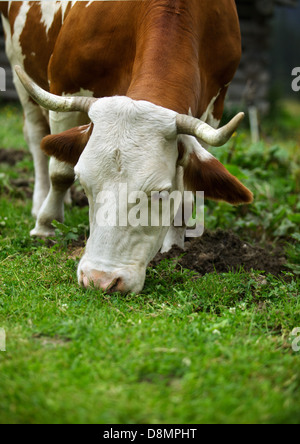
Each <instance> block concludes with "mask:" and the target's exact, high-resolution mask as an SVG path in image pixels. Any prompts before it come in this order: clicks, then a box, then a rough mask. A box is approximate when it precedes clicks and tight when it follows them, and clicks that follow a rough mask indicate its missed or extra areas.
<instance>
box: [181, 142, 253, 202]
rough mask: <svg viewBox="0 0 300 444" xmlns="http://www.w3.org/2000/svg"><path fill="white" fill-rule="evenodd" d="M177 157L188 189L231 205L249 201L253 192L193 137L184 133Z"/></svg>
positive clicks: (251, 200) (251, 199)
mask: <svg viewBox="0 0 300 444" xmlns="http://www.w3.org/2000/svg"><path fill="white" fill-rule="evenodd" d="M179 158H181V159H184V163H183V166H184V183H185V188H186V189H187V190H189V191H193V192H194V193H195V192H196V191H204V196H205V198H207V199H212V200H217V201H220V200H221V201H225V202H228V203H230V204H232V205H241V204H250V203H251V202H253V194H252V193H251V191H250V190H248V188H246V187H245V186H244V185H243V184H242V183H241V182H240V181H239V180H238V179H237V178H236V177H234V176H233V175H232V174H230V173H229V171H228V170H227V169H226V168H225V167H224V165H222V164H221V162H219V161H218V160H217V159H216V158H215V157H214V156H212V155H211V154H210V153H209V152H208V151H206V150H205V149H204V148H203V147H202V146H201V145H200V143H198V142H197V140H196V139H195V138H191V137H189V136H184V137H182V138H181V142H180V144H179Z"/></svg>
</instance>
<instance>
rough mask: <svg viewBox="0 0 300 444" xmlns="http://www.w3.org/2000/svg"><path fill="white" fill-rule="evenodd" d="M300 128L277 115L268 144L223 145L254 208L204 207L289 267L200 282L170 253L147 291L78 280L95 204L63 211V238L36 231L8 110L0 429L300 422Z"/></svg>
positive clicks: (2, 129) (1, 221) (3, 157)
mask: <svg viewBox="0 0 300 444" xmlns="http://www.w3.org/2000/svg"><path fill="white" fill-rule="evenodd" d="M297 111H299V109H297ZM299 115H300V113H299V114H298V116H299ZM298 120H299V118H298ZM298 125H299V123H298V121H297V119H296V118H295V117H293V118H292V117H290V116H289V115H288V114H282V115H281V118H280V122H279V123H278V122H276V121H275V120H273V122H271V123H270V124H269V126H266V127H265V129H264V131H265V133H264V140H265V141H264V142H261V143H259V144H256V145H253V144H251V143H250V141H249V136H248V133H247V131H246V130H245V131H241V132H239V133H238V134H237V135H236V136H235V137H234V138H233V140H232V141H230V142H229V143H228V144H227V145H226V146H225V147H223V148H220V149H217V150H215V152H216V155H217V156H218V158H219V159H220V160H221V161H222V162H223V163H224V164H226V165H227V166H228V168H229V169H230V170H231V171H232V172H233V173H234V174H235V175H237V176H238V177H239V178H241V179H242V180H243V181H244V183H245V184H246V185H247V186H249V187H250V188H251V189H252V190H253V191H254V194H255V203H254V204H253V205H251V206H249V207H241V208H238V209H236V208H231V207H230V206H228V205H226V204H216V203H209V204H208V205H207V209H206V227H207V228H209V229H210V230H214V229H216V228H217V227H219V228H222V229H223V230H227V229H229V228H230V229H233V230H234V231H235V233H236V234H237V235H238V236H240V237H241V238H242V239H243V240H245V241H248V242H252V243H255V242H258V243H259V245H260V246H261V247H263V248H265V249H266V251H268V252H269V251H272V249H273V247H274V245H276V246H277V247H276V248H280V249H281V251H283V252H284V255H286V258H287V264H286V266H283V267H282V272H281V273H279V274H278V275H277V276H275V275H272V274H270V273H268V271H266V270H249V271H245V269H243V268H240V269H238V270H235V271H229V272H226V273H218V272H217V271H215V272H212V273H208V274H205V275H204V276H202V277H201V278H199V276H198V275H197V274H196V273H195V272H192V271H191V270H188V269H186V268H183V267H181V266H179V265H178V264H176V262H174V261H173V260H170V259H169V260H162V261H160V262H157V263H156V264H155V265H154V266H153V267H149V268H148V271H147V279H146V285H145V288H144V290H143V292H142V294H140V295H135V294H130V295H127V296H122V295H120V294H113V295H107V294H103V293H101V292H99V291H93V290H84V289H81V288H80V287H79V286H78V284H77V278H76V266H77V263H78V256H79V255H80V251H81V248H82V247H83V245H84V239H85V238H86V237H87V236H88V209H87V207H82V208H80V207H78V206H76V205H73V206H72V208H68V209H67V210H66V220H65V224H64V225H58V226H57V235H56V237H55V239H52V240H47V241H42V240H37V239H31V238H30V236H29V231H30V229H31V228H32V227H33V225H34V221H33V219H32V217H31V214H30V211H31V198H30V195H31V193H32V186H33V184H32V180H31V179H32V177H33V176H32V173H33V166H32V161H31V157H30V155H29V154H28V153H27V152H26V147H25V143H24V140H23V136H22V111H21V109H20V108H19V107H17V106H11V105H10V106H5V107H4V106H3V107H2V108H0V329H4V331H5V334H6V344H5V348H6V351H0V423H2V424H5V423H14V424H15V423H27V424H28V423H30V424H31V423H35V424H36V423H68V424H72V423H75V424H78V423H88V424H91V423H98V424H130V423H131V424H139V423H144V424H203V423H285V424H287V423H296V424H299V423H300V372H299V364H300V351H298V348H300V347H299V346H300V333H298V336H299V339H298V338H297V336H296V333H295V331H294V333H295V335H294V336H293V335H292V334H291V333H292V331H293V330H294V329H295V328H298V327H299V331H300V299H299V297H300V280H299V270H300V264H299V263H300V259H299V256H300V250H299V222H300V202H299V192H300V154H299V153H300V150H299V142H300V136H299V133H298V132H297V127H298ZM270 134H271V135H272V137H270ZM9 153H10V154H9ZM11 153H13V155H12V154H11ZM274 251H276V250H274ZM274 254H275V253H274ZM0 345H1V344H0Z"/></svg>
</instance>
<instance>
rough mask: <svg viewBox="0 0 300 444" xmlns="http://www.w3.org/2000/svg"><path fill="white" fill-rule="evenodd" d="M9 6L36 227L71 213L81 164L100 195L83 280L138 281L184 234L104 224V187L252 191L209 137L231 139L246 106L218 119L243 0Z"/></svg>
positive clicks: (84, 178) (236, 55)
mask: <svg viewBox="0 0 300 444" xmlns="http://www.w3.org/2000/svg"><path fill="white" fill-rule="evenodd" d="M0 8H1V12H2V14H3V25H4V30H5V34H6V48H7V54H8V56H9V59H10V61H11V63H12V65H19V66H21V68H17V73H18V76H19V77H18V76H17V75H15V78H14V80H15V84H16V87H17V90H18V93H19V96H20V99H21V102H22V105H23V108H24V115H25V135H26V139H27V141H28V144H29V147H30V149H31V151H32V154H33V157H34V163H35V171H36V173H35V174H36V185H35V191H34V198H33V214H34V215H36V216H37V222H36V226H35V229H34V230H33V231H32V235H37V236H48V235H51V234H52V233H53V227H52V221H53V220H54V219H56V220H60V221H62V220H63V205H64V199H65V196H66V193H67V190H68V189H69V187H70V186H71V184H72V183H73V181H74V178H75V174H76V175H77V177H78V178H79V180H80V182H81V184H82V186H83V187H84V189H85V191H86V194H87V196H88V199H89V204H90V237H89V240H88V242H87V245H86V250H85V254H84V256H83V258H82V260H81V262H80V264H79V267H78V279H79V282H80V283H81V284H82V285H84V286H85V287H88V286H89V285H90V284H93V285H95V286H96V287H98V288H101V289H107V290H110V291H122V292H127V291H133V292H139V291H141V290H142V288H143V285H144V280H145V270H146V266H147V264H148V263H149V261H150V260H151V259H152V258H153V256H154V255H155V254H156V253H157V252H158V251H159V249H162V251H166V250H168V249H169V248H170V247H171V246H172V245H173V244H179V245H180V246H183V240H184V230H183V229H182V228H179V229H178V228H175V227H173V226H171V227H169V228H168V227H164V226H158V227H154V226H149V227H144V226H127V227H123V226H118V225H116V226H106V227H103V226H102V227H100V226H99V224H97V214H99V211H101V205H100V203H99V201H98V200H97V199H98V198H97V196H98V195H99V193H101V192H102V191H103V190H111V191H112V192H113V193H115V194H116V195H117V194H118V192H119V191H118V190H119V189H120V188H119V186H120V184H126V187H127V189H128V192H131V191H135V192H136V191H137V192H139V191H143V192H145V193H147V194H149V193H151V191H153V190H155V191H159V192H162V191H168V192H171V191H174V190H180V191H181V192H182V191H183V190H184V188H185V189H186V190H191V191H193V192H195V191H204V192H205V195H206V197H207V198H211V199H215V200H224V201H226V202H229V203H231V204H233V205H237V204H245V203H250V202H251V201H252V194H251V192H250V191H249V190H248V189H247V188H245V187H244V186H243V185H242V184H241V183H240V182H239V181H238V180H237V179H236V178H235V177H233V176H232V175H231V174H229V172H228V171H227V170H226V169H225V167H224V166H223V165H222V164H221V163H220V162H218V161H217V160H216V159H215V158H214V157H213V156H212V155H211V154H210V153H209V152H208V151H207V150H206V149H205V146H206V145H205V144H208V145H212V146H217V145H222V144H224V143H225V142H226V141H227V140H228V139H229V138H230V137H231V135H232V133H233V132H234V131H235V130H236V128H237V126H238V124H239V122H240V121H241V119H242V118H243V115H242V114H239V115H238V116H236V118H234V119H233V121H231V122H230V123H229V124H228V125H227V126H226V127H224V128H221V129H218V130H217V129H216V128H217V127H218V125H219V122H220V120H221V116H222V113H223V107H224V98H225V95H226V91H227V88H228V85H229V84H230V82H231V80H232V78H233V76H234V73H235V71H236V68H237V66H238V63H239V60H240V53H241V42H240V30H239V23H238V17H237V12H236V7H235V2H234V0H218V1H216V2H213V1H211V0H135V1H94V2H82V1H81V2H55V1H53V2H35V1H31V2H16V1H14V2H0ZM24 71H25V72H24ZM26 73H27V74H26ZM28 76H29V77H30V78H32V79H33V81H31V80H30V78H29V77H28ZM22 83H23V85H24V86H25V87H26V90H25V89H24V87H23V86H22ZM37 85H39V86H37ZM30 96H32V97H33V98H34V100H35V101H36V102H37V103H39V104H40V105H41V107H40V106H38V105H37V104H36V103H35V102H34V101H33V100H32V99H31V97H30ZM66 96H72V97H66ZM73 96H75V97H73ZM78 96H80V97H78ZM81 96H84V97H81ZM96 98H97V99H96ZM44 109H47V110H50V111H49V114H46V113H45V110H44ZM198 119H200V120H198ZM48 123H49V126H50V130H51V135H48V134H49V128H48ZM45 136H46V137H45ZM42 139H43V141H42V150H43V151H42V150H41V149H40V143H41V140H42ZM45 153H46V154H47V155H49V156H52V157H51V160H50V167H49V172H50V180H49V173H48V165H47V156H46V154H45ZM74 169H75V174H74Z"/></svg>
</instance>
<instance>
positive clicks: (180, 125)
mask: <svg viewBox="0 0 300 444" xmlns="http://www.w3.org/2000/svg"><path fill="white" fill-rule="evenodd" d="M244 117H245V114H244V113H239V114H237V115H236V116H235V117H234V118H233V119H232V120H231V121H230V122H229V123H227V125H225V126H223V127H222V128H219V129H215V128H213V127H211V126H210V125H208V124H207V123H205V122H202V120H198V119H195V118H194V117H191V116H186V115H183V114H177V118H176V123H177V131H178V134H188V135H190V136H195V137H197V138H198V139H201V140H203V142H206V143H208V144H209V145H211V146H222V145H224V144H225V143H226V142H228V140H229V139H230V137H231V136H232V135H233V133H234V132H235V131H236V129H237V127H238V126H239V124H240V123H241V121H242V120H243V119H244Z"/></svg>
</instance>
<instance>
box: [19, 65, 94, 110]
mask: <svg viewBox="0 0 300 444" xmlns="http://www.w3.org/2000/svg"><path fill="white" fill-rule="evenodd" d="M15 71H16V73H17V74H18V77H19V79H20V81H21V82H22V85H23V86H24V88H25V89H26V91H27V92H28V94H30V96H31V97H32V98H33V99H34V100H35V101H36V102H37V103H38V104H39V105H41V106H42V107H43V108H46V109H48V110H52V111H61V112H68V111H83V112H86V113H87V112H88V111H89V109H90V107H91V105H92V104H93V103H94V102H95V101H96V100H97V99H95V98H94V97H61V96H56V95H55V94H51V93H49V92H47V91H45V90H43V89H42V88H40V87H39V86H38V85H37V84H36V83H34V82H33V80H31V78H30V77H29V76H28V75H27V74H26V73H25V72H24V70H23V69H22V68H21V67H20V66H15Z"/></svg>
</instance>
